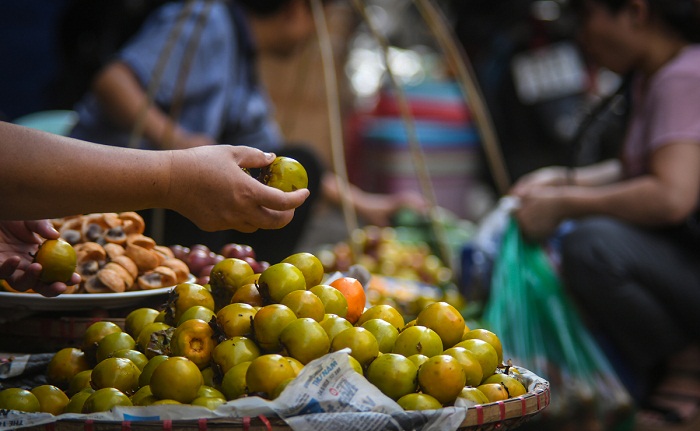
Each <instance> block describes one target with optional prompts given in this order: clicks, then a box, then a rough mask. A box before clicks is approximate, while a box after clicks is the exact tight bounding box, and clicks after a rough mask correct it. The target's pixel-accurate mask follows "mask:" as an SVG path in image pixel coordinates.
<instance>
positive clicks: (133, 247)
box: [126, 244, 160, 272]
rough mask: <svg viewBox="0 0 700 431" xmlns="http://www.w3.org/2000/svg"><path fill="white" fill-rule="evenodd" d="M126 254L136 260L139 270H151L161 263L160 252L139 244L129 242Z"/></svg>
mask: <svg viewBox="0 0 700 431" xmlns="http://www.w3.org/2000/svg"><path fill="white" fill-rule="evenodd" d="M126 255H127V256H129V257H130V258H131V260H133V261H134V263H135V264H136V266H137V267H138V269H139V272H145V271H150V270H151V269H153V268H155V267H156V266H158V265H159V264H160V258H159V257H158V252H156V251H153V250H149V249H147V248H144V247H142V246H140V245H137V244H127V246H126Z"/></svg>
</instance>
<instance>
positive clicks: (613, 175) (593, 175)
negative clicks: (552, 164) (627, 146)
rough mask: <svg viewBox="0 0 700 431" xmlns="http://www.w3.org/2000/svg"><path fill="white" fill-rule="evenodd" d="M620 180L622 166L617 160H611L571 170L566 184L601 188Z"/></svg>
mask: <svg viewBox="0 0 700 431" xmlns="http://www.w3.org/2000/svg"><path fill="white" fill-rule="evenodd" d="M620 178H622V165H621V164H620V161H619V160H616V159H611V160H605V161H602V162H600V163H596V164H594V165H590V166H583V167H579V168H575V169H573V170H572V171H571V172H570V173H569V177H568V182H569V184H571V185H574V184H575V185H578V186H584V187H588V186H601V185H604V184H611V183H614V182H616V181H619V180H620Z"/></svg>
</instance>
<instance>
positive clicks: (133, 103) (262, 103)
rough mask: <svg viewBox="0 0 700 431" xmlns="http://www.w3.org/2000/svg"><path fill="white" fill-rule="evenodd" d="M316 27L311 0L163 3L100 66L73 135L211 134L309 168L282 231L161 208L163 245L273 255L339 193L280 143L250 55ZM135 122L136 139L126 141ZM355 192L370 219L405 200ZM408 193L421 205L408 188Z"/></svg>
mask: <svg viewBox="0 0 700 431" xmlns="http://www.w3.org/2000/svg"><path fill="white" fill-rule="evenodd" d="M181 20H184V21H182V22H184V25H182V27H180V25H179V24H180V22H181ZM314 30H315V25H314V21H313V15H312V12H311V8H310V4H309V2H308V0H269V1H260V0H237V1H231V2H223V1H204V0H198V1H193V2H170V3H166V4H165V5H164V6H162V7H160V8H158V9H156V10H155V11H154V12H153V13H152V14H151V15H150V16H149V17H148V18H147V19H146V21H145V22H144V24H143V26H142V27H141V28H140V30H139V31H138V32H137V34H136V35H135V36H134V37H133V38H132V39H130V40H129V41H128V42H127V43H126V45H125V46H124V47H123V48H122V49H121V50H120V51H119V52H118V53H117V54H116V55H115V57H114V59H113V61H112V62H110V63H109V64H107V65H106V67H105V68H104V69H103V70H102V71H101V72H100V73H99V74H98V75H97V77H96V79H95V80H94V82H93V85H92V93H90V94H88V95H87V96H86V97H85V98H84V99H83V100H82V101H81V102H80V103H79V104H78V106H77V107H76V110H77V111H78V113H79V115H80V121H79V123H78V125H77V126H76V128H75V129H74V131H73V136H75V137H78V138H81V139H85V140H90V141H95V142H103V143H108V144H111V145H119V146H129V145H138V146H139V147H142V148H156V149H161V150H167V149H172V148H188V147H194V146H201V145H210V144H217V143H222V144H234V145H249V146H254V147H256V148H260V149H262V150H264V151H273V152H275V153H276V154H277V155H285V156H289V157H292V158H295V159H297V160H298V161H299V162H300V163H301V164H302V165H303V166H304V167H305V168H306V170H307V173H308V177H309V190H310V192H311V196H312V197H311V198H310V199H309V200H308V201H307V202H306V203H305V204H304V205H302V207H300V208H299V209H298V210H297V213H296V216H295V218H294V220H293V221H292V222H291V223H290V224H289V225H288V226H287V227H286V228H284V229H282V230H280V231H274V232H268V231H259V232H256V233H255V234H252V235H242V234H236V233H233V232H223V233H217V234H209V233H204V232H201V231H200V230H198V229H196V228H195V227H194V226H193V225H192V224H191V223H189V222H188V221H187V220H184V219H182V218H181V217H179V216H178V215H177V214H174V213H168V214H167V216H166V231H165V238H163V241H164V243H166V244H183V245H186V246H189V245H193V244H198V243H203V244H205V245H207V246H209V247H210V248H212V249H218V248H220V247H221V246H223V245H224V244H226V243H231V242H236V243H244V244H249V245H251V246H253V248H254V249H255V250H256V253H257V255H258V256H259V258H260V259H264V260H268V261H271V262H276V261H279V260H281V259H283V258H284V257H285V256H287V255H289V254H290V253H291V252H292V251H293V250H294V246H295V244H296V243H297V241H298V239H299V238H300V236H301V234H302V232H303V228H304V226H305V224H306V221H307V220H308V219H309V217H310V210H311V208H312V205H313V202H315V199H314V197H315V196H318V194H319V193H320V192H321V191H323V193H324V196H325V197H328V198H330V199H331V200H332V201H336V202H337V201H338V200H339V198H340V194H339V191H338V185H337V182H336V180H335V176H333V175H330V174H324V172H325V169H324V168H323V167H322V166H321V163H320V162H319V160H318V158H317V157H316V155H315V154H313V153H312V152H311V151H310V150H309V149H308V148H307V147H301V146H298V147H292V146H288V145H285V146H283V145H282V144H283V138H282V136H281V135H280V131H279V130H278V127H277V125H276V124H275V123H274V122H273V121H272V116H271V112H270V110H271V108H270V105H269V101H268V98H267V96H266V94H265V93H264V91H263V89H262V88H261V86H260V83H259V81H258V78H257V73H256V70H255V69H256V55H257V54H258V53H269V54H271V55H275V56H288V55H291V54H292V53H294V52H295V50H297V49H298V48H300V47H301V46H303V45H304V44H305V43H307V42H308V41H309V40H310V38H311V37H312V36H313V34H314ZM193 43H196V44H195V45H193ZM171 47H172V50H171ZM162 62H165V63H162ZM161 71H162V76H159V75H158V74H159V73H160V72H161ZM155 79H159V81H154V80H155ZM280 79H285V77H280ZM151 87H156V92H155V95H154V101H155V103H154V104H153V105H152V106H151V107H150V108H149V109H148V110H147V112H145V113H144V112H142V108H143V107H144V105H145V103H146V100H147V94H148V91H150V89H151ZM140 121H142V125H143V129H142V131H143V139H142V140H141V141H140V142H136V143H134V142H131V141H130V140H131V135H132V131H134V130H135V128H137V126H138V125H139V124H141V123H140ZM352 196H353V198H354V203H355V205H356V207H357V211H358V213H359V214H360V215H367V216H374V219H373V220H372V221H373V222H374V221H384V222H386V221H388V220H389V216H390V214H391V213H393V212H394V211H395V210H397V209H398V207H400V206H403V205H404V204H406V199H405V198H404V197H403V196H385V197H383V199H376V198H373V197H372V196H371V195H369V194H367V193H364V192H362V191H361V190H359V189H356V188H353V190H352ZM408 202H409V203H414V202H417V204H418V205H422V201H421V200H420V199H415V198H414V197H410V198H409V199H408ZM145 217H146V218H147V217H148V216H147V215H146V216H145Z"/></svg>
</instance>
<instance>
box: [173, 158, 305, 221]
mask: <svg viewBox="0 0 700 431" xmlns="http://www.w3.org/2000/svg"><path fill="white" fill-rule="evenodd" d="M171 157H172V171H171V182H170V184H171V186H170V192H169V196H168V197H167V200H168V202H167V203H166V207H167V208H170V209H173V210H175V211H178V212H179V213H180V214H182V215H183V216H185V217H187V218H189V219H190V220H192V222H194V223H195V224H196V225H197V226H198V227H199V228H200V229H202V230H205V231H215V230H223V229H235V230H238V231H241V232H254V231H256V230H258V229H279V228H281V227H284V226H285V225H287V223H289V222H290V221H291V220H292V217H293V216H294V209H295V208H297V207H298V206H299V205H301V204H302V203H303V202H304V201H305V200H306V198H307V197H308V196H309V191H308V189H300V190H296V191H293V192H289V193H285V192H283V191H281V190H278V189H276V188H273V187H268V186H266V185H264V184H262V183H260V182H259V181H258V180H257V179H255V178H253V177H251V176H250V175H249V174H247V173H246V172H245V171H244V170H243V169H242V168H261V167H264V166H267V165H269V164H270V163H272V161H273V160H274V159H275V155H274V154H271V153H264V152H262V151H260V150H257V149H255V148H251V147H245V146H230V145H208V146H203V147H197V148H192V149H188V150H182V151H173V152H171Z"/></svg>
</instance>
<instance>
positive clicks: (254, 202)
mask: <svg viewBox="0 0 700 431" xmlns="http://www.w3.org/2000/svg"><path fill="white" fill-rule="evenodd" d="M0 153H1V154H2V157H0V201H1V202H2V205H0V219H5V220H33V219H43V218H54V217H63V216H66V215H73V214H81V213H89V212H109V211H112V212H119V211H135V210H141V209H147V208H166V209H172V210H174V211H177V212H180V213H181V214H183V215H184V216H185V217H188V218H190V219H191V220H192V221H193V222H194V223H195V224H197V225H198V226H199V227H200V228H202V229H204V230H222V229H236V230H241V231H244V232H252V231H254V230H256V229H258V228H263V229H274V228H280V227H283V226H285V225H286V224H287V223H289V221H290V220H291V218H292V216H293V214H294V209H295V208H296V207H298V206H299V205H301V204H302V203H303V202H304V200H306V198H307V197H308V193H309V192H308V190H306V189H303V190H297V191H295V192H290V193H284V192H282V191H280V190H277V189H274V188H272V187H267V186H265V185H263V184H261V183H259V182H258V181H257V180H256V179H254V178H252V177H250V176H249V175H248V174H246V173H245V172H244V171H243V169H241V168H255V167H262V166H266V165H268V164H270V163H271V162H272V160H274V154H267V153H264V152H262V151H259V150H256V149H253V148H249V147H240V146H237V147H232V146H228V145H212V146H203V147H197V148H191V149H187V150H175V151H144V150H135V149H127V148H119V147H110V146H105V145H98V144H92V143H88V142H84V141H80V140H76V139H71V138H67V137H62V136H58V135H53V134H49V133H44V132H40V131H36V130H32V129H28V128H24V127H21V126H15V125H12V124H8V123H1V122H0Z"/></svg>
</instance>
